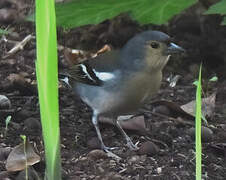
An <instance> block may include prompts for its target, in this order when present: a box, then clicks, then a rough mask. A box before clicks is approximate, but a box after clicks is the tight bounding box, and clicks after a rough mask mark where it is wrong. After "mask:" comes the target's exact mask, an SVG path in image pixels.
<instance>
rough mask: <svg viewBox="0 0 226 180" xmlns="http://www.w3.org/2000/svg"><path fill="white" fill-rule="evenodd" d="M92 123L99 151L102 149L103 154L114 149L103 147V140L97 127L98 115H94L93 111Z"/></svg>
mask: <svg viewBox="0 0 226 180" xmlns="http://www.w3.org/2000/svg"><path fill="white" fill-rule="evenodd" d="M92 123H93V125H94V127H95V129H96V132H97V137H98V139H99V141H100V143H101V149H103V150H104V151H105V152H108V151H109V150H113V149H115V148H114V147H112V148H111V147H107V146H105V144H104V142H103V139H102V136H101V133H100V128H99V125H98V113H96V112H95V111H94V112H93V116H92Z"/></svg>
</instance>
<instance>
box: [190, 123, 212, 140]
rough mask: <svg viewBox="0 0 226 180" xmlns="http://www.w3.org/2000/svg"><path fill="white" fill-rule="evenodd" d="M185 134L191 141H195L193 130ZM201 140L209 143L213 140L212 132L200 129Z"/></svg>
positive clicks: (203, 128) (207, 129)
mask: <svg viewBox="0 0 226 180" xmlns="http://www.w3.org/2000/svg"><path fill="white" fill-rule="evenodd" d="M187 134H188V135H189V136H191V138H192V139H193V140H195V128H194V127H192V128H190V129H189V130H188V131H187ZM201 138H202V142H210V141H211V140H212V138H213V131H212V130H211V129H210V128H208V127H205V126H202V127H201Z"/></svg>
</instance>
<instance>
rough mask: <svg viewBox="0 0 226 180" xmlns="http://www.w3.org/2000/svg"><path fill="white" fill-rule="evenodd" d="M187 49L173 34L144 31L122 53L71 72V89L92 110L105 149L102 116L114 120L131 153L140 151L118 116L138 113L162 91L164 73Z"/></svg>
mask: <svg viewBox="0 0 226 180" xmlns="http://www.w3.org/2000/svg"><path fill="white" fill-rule="evenodd" d="M183 52H185V50H184V49H183V48H182V47H180V46H178V45H176V44H175V43H173V42H172V40H171V38H170V36H169V35H167V34H165V33H163V32H160V31H154V30H148V31H144V32H141V33H139V34H137V35H135V36H134V37H133V38H131V39H130V40H129V41H128V42H127V43H126V44H125V45H124V46H123V47H122V49H120V50H112V51H109V52H106V53H104V54H101V55H99V56H97V57H95V58H92V59H87V60H85V61H83V62H81V63H79V64H76V65H73V66H71V67H70V68H69V69H68V78H69V83H70V86H71V87H72V88H73V90H74V91H75V92H76V94H78V95H79V96H80V98H81V99H82V100H83V101H84V102H85V103H86V104H87V105H88V106H90V107H91V109H92V123H93V125H94V127H95V130H96V133H97V137H98V139H99V141H100V144H101V149H103V150H104V151H106V152H108V151H110V150H112V149H113V148H112V147H108V146H106V145H105V144H104V142H103V139H102V136H101V132H100V129H99V125H98V119H99V117H100V116H105V117H111V118H112V119H113V124H114V125H115V126H116V127H117V128H118V129H119V130H120V132H121V133H122V135H123V136H124V137H125V139H126V145H127V146H128V147H129V148H130V149H131V150H134V151H136V150H138V147H137V145H135V144H134V143H133V142H132V140H131V139H130V137H129V136H128V135H127V134H126V132H125V131H124V130H123V128H122V127H121V125H120V123H119V121H118V120H117V117H118V116H122V115H129V114H131V113H134V112H136V111H137V110H138V109H139V108H140V107H142V105H143V104H144V103H146V102H148V101H150V100H151V98H152V97H153V96H154V95H155V94H156V93H157V92H158V90H159V88H160V85H161V81H162V70H163V68H164V66H165V65H166V64H167V62H168V60H169V58H170V56H171V55H173V54H176V53H183Z"/></svg>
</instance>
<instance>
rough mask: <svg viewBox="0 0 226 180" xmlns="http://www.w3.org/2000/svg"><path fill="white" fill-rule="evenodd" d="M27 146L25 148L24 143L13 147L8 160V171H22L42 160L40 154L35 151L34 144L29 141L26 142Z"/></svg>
mask: <svg viewBox="0 0 226 180" xmlns="http://www.w3.org/2000/svg"><path fill="white" fill-rule="evenodd" d="M25 148H26V149H25V150H24V143H21V144H19V145H17V146H16V147H14V148H13V150H12V151H11V152H10V154H9V156H8V158H7V161H6V169H7V171H20V170H23V169H25V168H26V167H27V166H31V165H33V164H36V163H38V162H39V161H40V156H39V155H37V154H36V153H35V152H34V149H33V146H32V145H31V144H30V143H29V142H26V147H25ZM24 152H26V155H25V153H24Z"/></svg>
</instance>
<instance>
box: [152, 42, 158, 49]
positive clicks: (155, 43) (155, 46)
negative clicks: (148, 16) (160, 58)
mask: <svg viewBox="0 0 226 180" xmlns="http://www.w3.org/2000/svg"><path fill="white" fill-rule="evenodd" d="M150 45H151V47H152V48H154V49H157V48H159V43H157V42H152V43H151V44H150Z"/></svg>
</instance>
